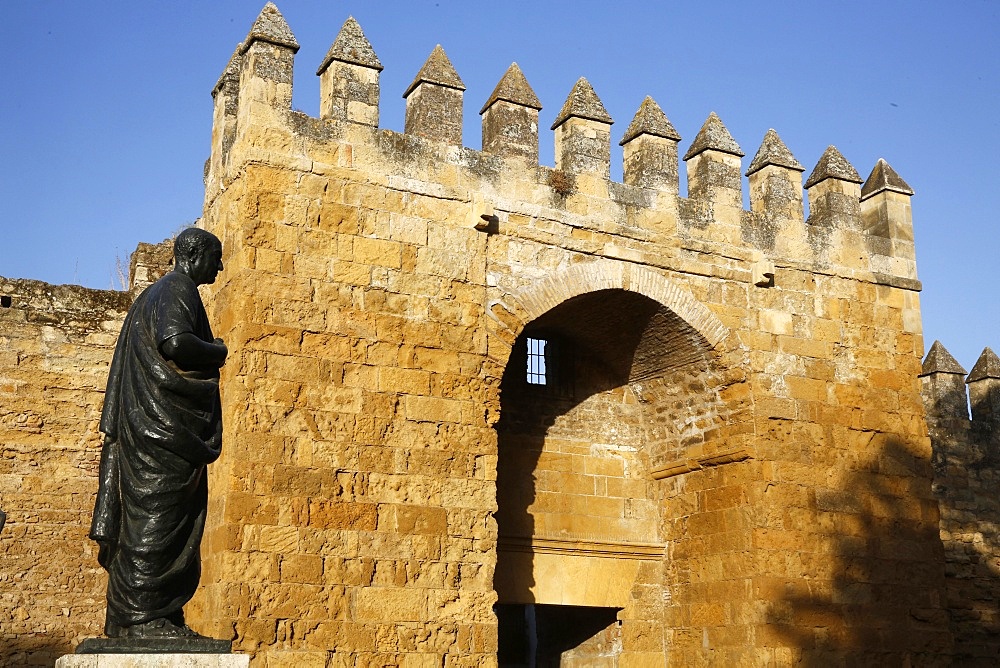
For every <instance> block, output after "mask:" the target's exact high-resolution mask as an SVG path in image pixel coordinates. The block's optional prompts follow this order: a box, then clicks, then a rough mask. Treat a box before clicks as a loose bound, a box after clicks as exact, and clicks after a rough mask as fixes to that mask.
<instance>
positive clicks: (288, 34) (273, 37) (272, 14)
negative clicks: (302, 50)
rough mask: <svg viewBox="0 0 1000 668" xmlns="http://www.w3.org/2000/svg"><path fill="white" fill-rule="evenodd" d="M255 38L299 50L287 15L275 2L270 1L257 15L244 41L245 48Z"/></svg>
mask: <svg viewBox="0 0 1000 668" xmlns="http://www.w3.org/2000/svg"><path fill="white" fill-rule="evenodd" d="M255 40H260V41H264V42H271V43H272V44H275V45H277V46H284V47H288V48H289V49H291V50H292V51H293V52H294V51H298V50H299V43H298V42H297V41H296V40H295V35H293V34H292V30H291V28H289V27H288V23H287V22H286V21H285V17H284V16H282V15H281V12H280V11H278V8H277V7H276V6H275V5H274V3H273V2H268V3H267V4H266V5H264V9H262V10H260V14H258V15H257V19H256V20H255V21H254V22H253V25H252V26H251V27H250V33H249V34H248V35H247V38H246V39H245V40H244V42H243V44H244V50H246V49H247V48H249V47H250V45H251V44H252V43H253V42H254V41H255Z"/></svg>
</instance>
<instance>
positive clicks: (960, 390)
mask: <svg viewBox="0 0 1000 668" xmlns="http://www.w3.org/2000/svg"><path fill="white" fill-rule="evenodd" d="M920 381H921V394H922V395H923V401H924V410H925V412H926V415H927V422H928V425H929V426H930V429H931V436H932V438H934V437H935V436H937V437H938V438H937V441H938V442H939V443H940V445H941V448H942V451H944V450H949V451H951V450H955V449H956V448H957V449H968V450H970V451H975V452H979V453H981V454H980V455H979V456H982V455H989V454H992V456H993V458H994V459H995V460H997V461H1000V358H998V357H997V354H996V353H995V352H993V350H992V349H990V348H988V347H987V348H985V349H983V352H982V354H981V355H980V356H979V359H978V360H977V361H976V364H975V365H974V366H973V367H972V371H970V372H969V373H968V375H966V372H965V369H963V368H962V366H961V365H960V364H959V363H958V362H957V361H956V360H955V358H954V357H952V356H951V354H950V353H949V352H948V351H947V350H946V349H945V347H944V346H943V345H941V342H940V341H935V342H934V345H932V346H931V348H930V350H929V351H928V352H927V356H926V357H925V358H924V362H923V367H922V370H921V373H920ZM936 445H937V443H936ZM977 458H978V456H977Z"/></svg>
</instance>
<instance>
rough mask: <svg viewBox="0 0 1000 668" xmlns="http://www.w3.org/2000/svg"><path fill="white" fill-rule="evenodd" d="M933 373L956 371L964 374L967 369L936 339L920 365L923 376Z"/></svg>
mask: <svg viewBox="0 0 1000 668" xmlns="http://www.w3.org/2000/svg"><path fill="white" fill-rule="evenodd" d="M932 373H956V374H961V375H963V376H964V375H965V373H966V371H965V369H963V368H962V365H961V364H959V363H958V360H956V359H955V358H954V357H952V355H951V353H949V352H948V350H947V349H946V348H945V347H944V346H943V345H942V344H941V342H940V341H935V342H934V343H933V344H932V345H931V348H930V350H928V351H927V356H926V357H925V358H924V361H923V364H922V365H921V367H920V375H921V376H925V375H927V374H932Z"/></svg>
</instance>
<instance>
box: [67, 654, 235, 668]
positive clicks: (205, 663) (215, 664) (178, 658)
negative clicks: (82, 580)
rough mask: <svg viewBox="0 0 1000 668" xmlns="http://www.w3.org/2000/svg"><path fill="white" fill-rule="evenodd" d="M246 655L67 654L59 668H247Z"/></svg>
mask: <svg viewBox="0 0 1000 668" xmlns="http://www.w3.org/2000/svg"><path fill="white" fill-rule="evenodd" d="M249 665H250V657H249V656H247V655H245V654H67V655H66V656H62V657H59V659H57V660H56V668H247V667H248V666H249Z"/></svg>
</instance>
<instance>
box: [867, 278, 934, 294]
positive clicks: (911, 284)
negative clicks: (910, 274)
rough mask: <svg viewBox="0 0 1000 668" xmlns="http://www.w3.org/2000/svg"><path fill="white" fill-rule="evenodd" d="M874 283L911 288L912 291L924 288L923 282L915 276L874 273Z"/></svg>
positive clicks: (904, 288) (905, 288)
mask: <svg viewBox="0 0 1000 668" xmlns="http://www.w3.org/2000/svg"><path fill="white" fill-rule="evenodd" d="M875 283H877V284H878V285H887V286H889V287H890V288H901V289H903V290H912V291H913V292H921V291H922V290H923V289H924V285H923V283H921V282H920V281H918V280H917V279H915V278H903V277H902V276H893V275H891V274H880V273H876V274H875Z"/></svg>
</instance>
